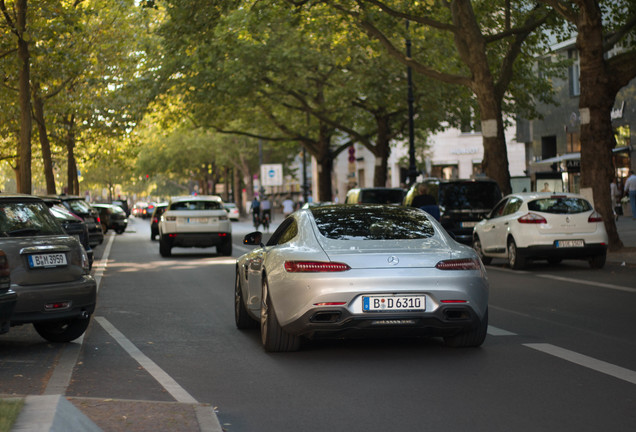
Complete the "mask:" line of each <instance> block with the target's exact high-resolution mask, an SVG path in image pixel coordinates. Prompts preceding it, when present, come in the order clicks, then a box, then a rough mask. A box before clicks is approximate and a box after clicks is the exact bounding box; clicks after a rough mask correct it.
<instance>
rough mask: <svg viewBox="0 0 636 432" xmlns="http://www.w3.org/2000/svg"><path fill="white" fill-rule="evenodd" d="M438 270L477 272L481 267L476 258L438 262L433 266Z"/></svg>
mask: <svg viewBox="0 0 636 432" xmlns="http://www.w3.org/2000/svg"><path fill="white" fill-rule="evenodd" d="M435 268H436V269H438V270H479V269H481V265H480V264H479V260H478V259H476V258H462V259H451V260H444V261H440V262H438V263H437V265H435Z"/></svg>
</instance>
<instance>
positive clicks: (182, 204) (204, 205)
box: [170, 201, 223, 210]
mask: <svg viewBox="0 0 636 432" xmlns="http://www.w3.org/2000/svg"><path fill="white" fill-rule="evenodd" d="M222 209H223V206H222V205H221V203H220V202H218V201H179V202H176V203H172V205H171V206H170V210H222Z"/></svg>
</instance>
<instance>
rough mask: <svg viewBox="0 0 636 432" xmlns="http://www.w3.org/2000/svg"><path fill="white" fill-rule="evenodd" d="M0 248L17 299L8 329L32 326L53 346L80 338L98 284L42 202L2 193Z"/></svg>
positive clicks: (77, 244) (83, 257)
mask: <svg viewBox="0 0 636 432" xmlns="http://www.w3.org/2000/svg"><path fill="white" fill-rule="evenodd" d="M0 249H1V250H3V251H4V253H5V254H6V257H7V259H8V262H9V268H10V277H11V289H12V290H13V291H15V292H16V293H17V295H18V299H17V303H16V306H15V309H14V311H13V315H12V317H11V325H12V326H14V325H20V324H29V323H31V324H33V326H34V327H35V330H36V331H37V332H38V333H39V334H40V336H42V337H43V338H44V339H46V340H48V341H51V342H70V341H72V340H74V339H77V338H78V337H80V336H81V335H82V334H83V333H84V331H86V328H87V327H88V324H89V321H90V316H91V314H92V313H93V312H94V310H95V302H96V298H97V286H96V284H95V280H94V279H93V277H92V276H91V275H90V273H89V272H90V269H89V261H88V255H87V254H86V250H85V249H84V247H83V246H82V245H81V243H80V242H79V240H78V239H77V237H75V236H73V235H68V234H67V233H66V232H65V231H64V228H62V225H61V224H60V222H59V221H58V220H57V219H56V218H55V217H54V216H53V215H52V214H51V212H50V211H49V209H48V207H47V205H46V204H45V203H44V201H43V200H42V199H40V198H37V197H34V196H31V195H5V194H1V195H0Z"/></svg>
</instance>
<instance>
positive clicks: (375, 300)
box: [362, 295, 426, 312]
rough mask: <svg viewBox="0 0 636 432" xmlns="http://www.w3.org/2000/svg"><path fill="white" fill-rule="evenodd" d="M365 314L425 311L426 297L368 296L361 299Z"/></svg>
mask: <svg viewBox="0 0 636 432" xmlns="http://www.w3.org/2000/svg"><path fill="white" fill-rule="evenodd" d="M362 310H363V311H365V312H378V311H380V312H384V311H423V310H426V296H393V295H391V296H369V297H362Z"/></svg>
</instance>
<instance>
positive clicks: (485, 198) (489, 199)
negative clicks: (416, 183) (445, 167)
mask: <svg viewBox="0 0 636 432" xmlns="http://www.w3.org/2000/svg"><path fill="white" fill-rule="evenodd" d="M500 199H501V191H500V190H499V186H497V183H494V182H456V183H442V184H440V190H439V204H440V205H441V206H443V207H445V208H446V209H451V210H452V209H472V210H490V209H491V208H493V207H494V206H495V204H497V201H499V200H500Z"/></svg>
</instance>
